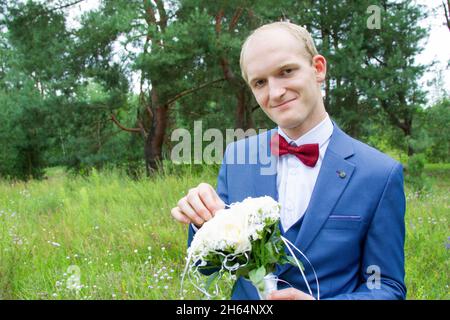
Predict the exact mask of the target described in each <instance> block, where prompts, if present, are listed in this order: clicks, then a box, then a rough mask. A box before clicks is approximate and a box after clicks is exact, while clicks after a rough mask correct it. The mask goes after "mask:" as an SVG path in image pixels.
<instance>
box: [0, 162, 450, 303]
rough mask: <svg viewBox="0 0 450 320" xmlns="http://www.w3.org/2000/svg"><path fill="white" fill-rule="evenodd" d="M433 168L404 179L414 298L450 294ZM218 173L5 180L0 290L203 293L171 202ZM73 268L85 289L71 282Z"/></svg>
mask: <svg viewBox="0 0 450 320" xmlns="http://www.w3.org/2000/svg"><path fill="white" fill-rule="evenodd" d="M427 173H428V176H429V179H430V183H429V185H430V188H429V189H428V191H427V192H425V193H424V194H421V195H419V194H416V193H414V192H412V191H410V190H409V189H407V199H408V200H407V201H408V203H407V213H406V227H407V239H406V248H405V251H406V282H407V287H408V299H449V287H448V286H449V277H448V270H449V265H448V264H449V253H450V251H449V250H448V249H447V245H448V244H449V243H450V240H449V239H448V236H450V234H449V228H448V226H449V225H448V219H449V201H448V194H449V189H450V188H449V187H450V167H449V166H448V165H441V166H434V167H433V166H431V167H427ZM216 174H217V167H204V168H203V170H202V168H198V167H190V168H188V169H183V170H180V169H175V168H171V170H170V171H167V173H166V174H165V175H161V176H158V177H155V178H154V179H151V180H147V179H142V180H137V181H136V180H132V179H130V178H128V177H127V176H125V175H121V174H120V173H119V172H117V171H115V172H114V171H113V172H102V173H97V172H93V173H92V174H91V175H90V176H89V177H86V178H83V177H74V176H70V175H67V174H66V173H65V172H64V171H63V170H62V169H59V168H54V169H51V170H50V171H49V173H48V176H49V178H48V179H46V180H43V181H31V182H28V183H23V182H14V183H13V182H6V181H3V182H0V299H74V298H78V299H181V298H184V299H198V298H199V297H200V294H199V293H198V292H196V291H195V290H194V289H193V287H192V285H190V284H189V282H188V283H187V284H186V285H185V290H186V291H184V292H181V293H180V278H181V274H182V271H183V267H184V263H185V260H184V257H185V252H186V239H187V227H186V226H184V225H181V224H178V223H175V222H174V220H173V219H172V218H171V216H170V209H171V208H172V207H173V206H175V205H176V203H177V201H178V199H179V198H180V197H181V196H182V195H184V194H185V193H186V192H187V191H188V190H189V188H191V187H193V186H195V185H197V184H198V183H200V182H202V181H205V182H208V183H210V184H212V185H215V182H216ZM71 266H74V267H71ZM73 272H75V273H79V275H80V279H81V282H80V284H81V288H80V289H79V291H78V292H77V291H76V290H73V289H70V288H69V289H68V288H67V285H68V284H70V281H71V278H70V276H71V275H72V274H73Z"/></svg>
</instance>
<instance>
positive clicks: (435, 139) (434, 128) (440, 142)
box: [421, 97, 450, 163]
mask: <svg viewBox="0 0 450 320" xmlns="http://www.w3.org/2000/svg"><path fill="white" fill-rule="evenodd" d="M424 112H425V119H424V121H423V122H422V123H421V124H422V125H423V127H424V130H425V132H426V134H427V136H428V137H429V140H430V141H429V142H428V144H427V147H426V150H425V153H426V155H427V160H428V161H429V162H432V163H433V162H450V139H449V137H450V127H449V125H448V124H449V123H450V98H448V97H444V98H443V99H442V100H441V101H440V102H438V103H437V104H436V105H434V106H432V107H430V108H428V109H425V111H424Z"/></svg>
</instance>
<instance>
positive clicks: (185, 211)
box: [178, 197, 204, 226]
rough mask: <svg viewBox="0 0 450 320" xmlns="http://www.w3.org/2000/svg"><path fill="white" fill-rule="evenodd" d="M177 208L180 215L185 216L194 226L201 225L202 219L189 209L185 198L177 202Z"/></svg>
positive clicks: (189, 206)
mask: <svg viewBox="0 0 450 320" xmlns="http://www.w3.org/2000/svg"><path fill="white" fill-rule="evenodd" d="M178 207H179V208H180V210H181V213H182V214H184V215H185V216H187V217H188V218H189V219H190V220H191V222H192V223H194V224H195V225H196V226H201V225H203V222H204V220H203V218H202V217H200V216H199V215H198V214H197V213H196V212H195V210H194V209H193V208H192V207H191V205H190V204H189V202H188V200H187V198H186V197H184V198H182V199H181V200H180V201H179V202H178Z"/></svg>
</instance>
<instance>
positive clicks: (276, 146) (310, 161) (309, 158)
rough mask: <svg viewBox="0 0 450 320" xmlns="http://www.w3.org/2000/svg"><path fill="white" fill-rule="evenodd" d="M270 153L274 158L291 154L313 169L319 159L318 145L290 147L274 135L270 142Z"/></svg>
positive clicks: (280, 137)
mask: <svg viewBox="0 0 450 320" xmlns="http://www.w3.org/2000/svg"><path fill="white" fill-rule="evenodd" d="M270 152H271V153H272V154H273V155H276V156H282V155H285V154H288V153H289V154H293V155H295V156H296V157H297V158H298V159H300V161H301V162H303V163H304V164H305V165H307V166H308V167H314V166H315V165H316V163H317V160H318V159H319V144H318V143H310V144H302V145H301V146H298V147H295V146H291V145H290V144H289V143H288V142H287V141H286V140H285V139H284V138H283V137H282V136H280V135H279V134H278V133H275V134H274V135H273V137H272V139H271V140H270Z"/></svg>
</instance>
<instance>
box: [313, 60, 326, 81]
mask: <svg viewBox="0 0 450 320" xmlns="http://www.w3.org/2000/svg"><path fill="white" fill-rule="evenodd" d="M312 65H313V67H314V69H316V79H317V82H319V83H322V82H323V81H325V76H326V75H327V60H326V59H325V57H324V56H321V55H320V54H318V55H315V56H314V57H313V58H312Z"/></svg>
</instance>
